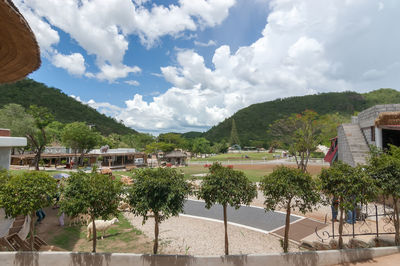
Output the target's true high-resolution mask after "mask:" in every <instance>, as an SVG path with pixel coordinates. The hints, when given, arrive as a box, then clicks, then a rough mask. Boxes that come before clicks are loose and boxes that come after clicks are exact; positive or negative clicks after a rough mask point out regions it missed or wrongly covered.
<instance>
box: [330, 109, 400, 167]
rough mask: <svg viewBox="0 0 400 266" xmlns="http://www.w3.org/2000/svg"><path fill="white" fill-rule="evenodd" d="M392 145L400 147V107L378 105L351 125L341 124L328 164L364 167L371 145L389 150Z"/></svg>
mask: <svg viewBox="0 0 400 266" xmlns="http://www.w3.org/2000/svg"><path fill="white" fill-rule="evenodd" d="M389 144H392V145H395V146H400V104H384V105H375V106H373V107H371V108H368V109H366V110H364V111H362V112H360V113H359V114H358V116H353V117H352V121H351V123H349V124H342V125H340V126H339V127H338V136H337V138H334V139H332V140H331V148H330V150H329V152H328V154H327V155H326V156H325V161H328V162H330V163H332V162H334V161H335V160H340V161H343V162H345V163H347V164H349V165H351V166H356V165H358V164H361V165H362V164H365V163H366V159H367V157H368V154H369V151H370V148H369V146H370V145H373V146H376V147H378V148H381V149H386V148H388V147H389Z"/></svg>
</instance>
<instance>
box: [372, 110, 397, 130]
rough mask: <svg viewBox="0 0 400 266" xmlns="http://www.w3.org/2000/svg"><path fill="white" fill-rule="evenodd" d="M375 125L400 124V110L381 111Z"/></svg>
mask: <svg viewBox="0 0 400 266" xmlns="http://www.w3.org/2000/svg"><path fill="white" fill-rule="evenodd" d="M375 125H376V126H396V125H400V111H399V112H383V113H380V114H379V116H378V118H377V119H376V120H375Z"/></svg>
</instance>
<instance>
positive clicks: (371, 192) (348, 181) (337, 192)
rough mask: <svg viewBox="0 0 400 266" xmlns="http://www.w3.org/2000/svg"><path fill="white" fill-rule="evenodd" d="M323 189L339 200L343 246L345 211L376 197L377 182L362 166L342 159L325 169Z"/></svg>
mask: <svg viewBox="0 0 400 266" xmlns="http://www.w3.org/2000/svg"><path fill="white" fill-rule="evenodd" d="M319 179H320V183H321V190H322V191H323V192H324V193H325V195H326V196H327V197H328V198H332V197H336V198H337V199H338V200H339V210H340V218H339V248H340V249H341V248H343V238H342V234H343V218H344V212H345V211H353V210H354V209H355V208H356V206H357V203H358V202H361V203H364V204H366V203H367V202H369V201H372V200H374V199H375V198H376V195H377V192H378V188H377V186H376V182H375V181H374V180H373V179H372V178H371V177H370V176H368V175H367V172H366V171H365V170H364V169H363V168H362V167H361V166H357V167H355V168H353V167H351V166H350V165H348V164H345V163H343V162H341V161H338V162H335V163H334V164H333V165H332V166H331V167H330V168H328V169H323V170H322V172H321V174H320V176H319Z"/></svg>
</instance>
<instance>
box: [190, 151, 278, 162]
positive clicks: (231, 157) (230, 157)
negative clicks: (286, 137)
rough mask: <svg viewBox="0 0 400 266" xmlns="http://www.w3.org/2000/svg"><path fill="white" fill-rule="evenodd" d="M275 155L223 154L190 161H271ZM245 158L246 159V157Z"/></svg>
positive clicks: (261, 153) (263, 153)
mask: <svg viewBox="0 0 400 266" xmlns="http://www.w3.org/2000/svg"><path fill="white" fill-rule="evenodd" d="M274 154H275V153H268V152H242V153H223V154H217V155H215V156H212V157H207V158H193V159H191V161H210V162H215V161H221V162H226V161H243V160H248V161H251V160H272V159H273V155H274ZM246 156H247V157H246Z"/></svg>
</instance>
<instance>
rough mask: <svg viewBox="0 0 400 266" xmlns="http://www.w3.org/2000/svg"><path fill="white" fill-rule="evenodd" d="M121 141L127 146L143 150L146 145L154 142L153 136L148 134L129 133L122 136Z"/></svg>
mask: <svg viewBox="0 0 400 266" xmlns="http://www.w3.org/2000/svg"><path fill="white" fill-rule="evenodd" d="M122 141H123V142H124V143H125V144H126V145H127V146H128V147H129V148H135V149H137V150H139V151H142V150H144V148H145V147H146V145H148V144H150V143H152V142H154V137H153V136H152V135H150V134H143V133H139V134H130V135H124V136H122Z"/></svg>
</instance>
